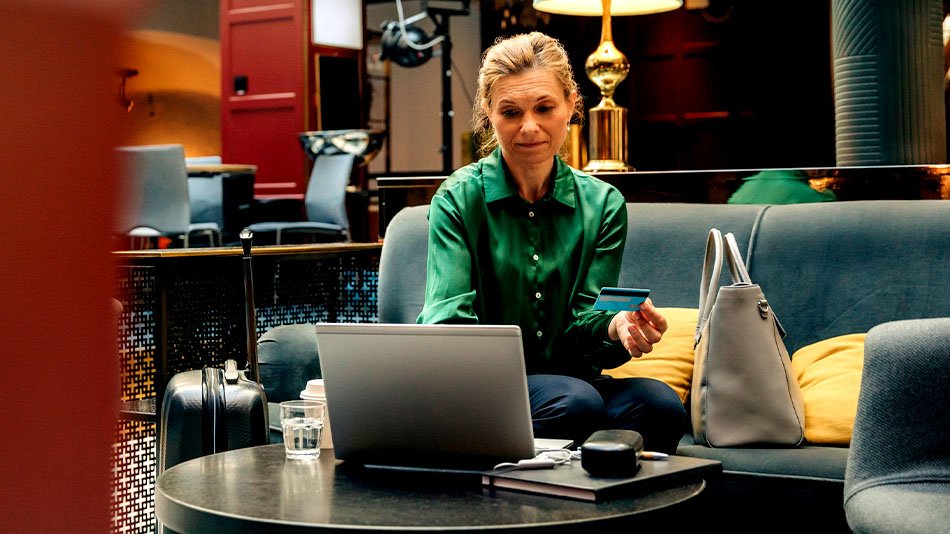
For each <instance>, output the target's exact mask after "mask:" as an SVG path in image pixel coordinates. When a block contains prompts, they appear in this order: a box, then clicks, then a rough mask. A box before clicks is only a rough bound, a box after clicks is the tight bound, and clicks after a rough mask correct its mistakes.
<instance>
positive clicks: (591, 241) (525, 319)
mask: <svg viewBox="0 0 950 534" xmlns="http://www.w3.org/2000/svg"><path fill="white" fill-rule="evenodd" d="M582 110H583V106H582V103H581V98H580V96H579V95H578V92H577V83H576V82H575V80H574V76H573V73H572V72H571V68H570V64H569V62H568V58H567V54H566V52H565V51H564V49H563V47H562V46H561V44H560V43H558V42H557V40H555V39H553V38H551V37H548V36H546V35H544V34H541V33H538V32H534V33H530V34H524V35H517V36H514V37H510V38H507V39H504V40H499V41H497V42H496V43H495V44H494V45H493V46H492V47H491V48H489V49H488V50H487V51H486V52H485V54H484V56H483V59H482V65H481V69H480V71H479V77H478V92H477V94H476V104H475V110H474V111H475V117H474V122H475V133H476V135H477V136H478V138H479V139H480V140H481V141H482V143H483V146H482V153H483V154H487V155H486V156H485V157H484V158H483V159H481V160H480V161H478V162H476V163H473V164H471V165H468V166H466V167H463V168H461V169H459V170H457V171H456V172H455V173H453V174H452V176H450V177H449V178H448V179H447V180H446V181H445V182H444V183H443V184H442V186H440V188H439V190H438V191H437V192H436V194H435V196H434V197H433V199H432V203H431V205H430V208H429V256H428V264H427V265H428V267H427V277H426V298H425V306H424V308H423V310H422V313H421V314H420V315H419V318H418V322H420V323H480V324H513V325H518V326H519V327H520V328H521V332H522V342H523V344H524V353H525V367H526V369H527V373H528V389H529V396H530V400H531V410H532V420H533V423H534V431H535V435H536V436H537V437H553V438H569V439H573V440H574V441H575V442H576V443H578V444H579V443H580V442H583V440H585V439H586V438H587V437H588V436H589V435H590V434H591V433H592V432H593V431H595V430H599V429H605V428H627V429H631V430H637V431H639V432H640V433H641V434H642V435H643V437H644V441H645V446H646V447H648V448H651V449H653V450H659V451H663V452H674V451H675V448H676V444H677V442H678V441H679V438H680V437H682V435H683V433H684V431H685V430H686V428H687V417H686V411H685V408H684V407H683V404H682V403H681V402H680V400H679V397H678V396H677V395H676V393H675V392H674V391H673V390H672V389H671V388H670V387H669V386H667V385H666V384H664V383H662V382H660V381H658V380H653V379H649V378H630V379H613V378H610V377H607V376H604V375H601V373H600V371H601V370H602V369H610V368H613V367H617V366H619V365H621V364H623V363H625V362H626V361H628V360H629V359H630V358H631V357H639V356H641V355H642V354H644V353H646V352H650V351H651V350H652V347H653V344H655V343H656V342H658V341H659V340H660V338H661V337H662V335H663V333H664V332H665V331H666V328H667V324H666V320H665V318H664V317H663V316H662V315H661V314H660V313H659V312H658V311H657V309H656V307H654V305H653V303H652V302H650V301H649V300H648V301H647V302H645V303H644V304H643V305H642V306H641V310H640V311H638V312H620V313H613V312H603V311H595V310H593V309H592V306H593V303H594V301H595V300H596V297H597V294H598V292H599V291H600V288H601V287H604V286H616V285H617V279H618V277H619V273H620V262H621V259H622V257H623V248H624V244H625V240H626V235H627V210H626V204H625V202H624V199H623V196H622V195H621V194H620V192H619V191H617V190H616V189H615V188H614V187H613V186H611V185H609V184H607V183H605V182H603V181H601V180H598V179H596V178H593V177H591V176H588V175H586V174H584V173H582V172H580V171H577V170H575V169H572V168H570V167H569V166H568V165H567V164H565V163H564V162H563V161H562V160H561V159H560V157H559V156H558V151H559V149H560V148H561V146H562V145H563V143H564V139H565V138H566V136H567V128H568V125H569V123H570V121H571V119H572V118H575V117H579V116H582Z"/></svg>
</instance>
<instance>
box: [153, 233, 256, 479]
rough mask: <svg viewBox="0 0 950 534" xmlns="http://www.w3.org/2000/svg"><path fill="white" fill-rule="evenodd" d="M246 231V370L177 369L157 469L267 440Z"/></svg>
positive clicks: (166, 402)
mask: <svg viewBox="0 0 950 534" xmlns="http://www.w3.org/2000/svg"><path fill="white" fill-rule="evenodd" d="M251 239H252V235H251V232H250V231H249V230H247V229H245V230H244V231H242V232H241V245H242V247H243V248H244V297H245V310H246V313H245V316H246V318H245V321H246V323H247V364H248V365H247V367H248V368H247V370H245V371H238V369H237V362H235V361H234V360H227V361H226V362H225V364H224V369H218V368H211V367H206V368H204V369H201V370H198V371H185V372H182V373H178V374H176V375H175V376H173V377H172V379H171V380H169V382H168V387H167V388H166V390H165V397H164V399H163V400H162V415H161V419H160V420H159V421H160V428H159V432H158V435H159V449H158V471H159V473H161V472H162V471H164V470H165V469H168V468H169V467H172V466H173V465H176V464H179V463H181V462H184V461H186V460H190V459H192V458H197V457H199V456H204V455H207V454H212V453H215V452H221V451H226V450H232V449H240V448H243V447H251V446H254V445H264V444H266V443H268V439H269V428H268V420H267V418H268V417H267V397H266V396H265V394H264V388H263V387H262V386H261V383H260V370H259V367H258V358H257V326H256V325H257V318H256V311H255V309H254V278H253V274H252V272H251Z"/></svg>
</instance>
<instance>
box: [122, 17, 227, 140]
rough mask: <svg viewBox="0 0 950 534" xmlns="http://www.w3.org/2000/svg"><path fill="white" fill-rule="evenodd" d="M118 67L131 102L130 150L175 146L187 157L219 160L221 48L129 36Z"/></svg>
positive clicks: (197, 41)
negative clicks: (130, 72)
mask: <svg viewBox="0 0 950 534" xmlns="http://www.w3.org/2000/svg"><path fill="white" fill-rule="evenodd" d="M121 53H122V63H121V64H122V66H123V67H124V68H133V69H136V70H138V75H136V76H134V77H131V78H129V79H128V80H127V81H126V95H127V97H128V98H130V99H131V100H132V101H133V106H132V109H131V110H130V111H129V112H128V113H127V114H126V117H125V120H126V121H127V122H128V124H129V126H130V128H131V135H130V138H129V141H128V142H129V144H134V145H147V144H164V143H179V144H182V145H184V147H185V155H186V156H210V155H219V154H221V109H220V107H221V82H220V80H221V47H220V42H219V41H218V40H217V39H212V38H206V37H196V36H193V35H186V34H184V33H177V32H172V31H162V30H146V29H140V30H134V31H130V32H128V34H127V35H126V38H125V40H124V42H123V46H122V52H121Z"/></svg>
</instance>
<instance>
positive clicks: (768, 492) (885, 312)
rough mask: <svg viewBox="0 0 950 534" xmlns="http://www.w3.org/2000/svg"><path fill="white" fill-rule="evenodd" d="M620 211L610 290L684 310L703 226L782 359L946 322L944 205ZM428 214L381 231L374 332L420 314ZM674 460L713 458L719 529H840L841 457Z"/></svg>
mask: <svg viewBox="0 0 950 534" xmlns="http://www.w3.org/2000/svg"><path fill="white" fill-rule="evenodd" d="M627 210H628V215H629V229H628V237H627V246H626V249H625V251H624V262H623V267H622V272H621V274H620V285H621V286H627V287H648V288H650V289H651V290H652V293H651V297H652V298H653V300H654V302H655V303H656V304H657V305H658V306H661V307H694V308H695V307H696V306H697V305H698V300H699V296H698V289H699V279H700V273H701V270H702V256H703V251H704V250H705V242H706V234H707V233H708V230H709V228H710V227H717V228H719V229H720V230H722V231H723V232H727V231H728V232H733V233H734V234H735V235H736V237H737V239H738V241H739V245H740V247H741V248H742V249H743V250H745V251H747V252H746V261H747V264H748V267H749V271H750V274H751V276H752V280H753V281H754V282H756V283H758V284H759V285H761V286H762V288H763V291H764V292H765V294H766V296H767V297H768V299H769V302H770V303H771V304H772V308H773V309H774V310H775V312H776V314H777V315H778V316H779V317H780V318H781V320H782V323H783V325H784V326H785V328H786V330H787V331H788V337H787V338H786V340H785V342H786V345H787V347H788V350H789V354H791V353H793V352H794V351H795V350H797V349H799V348H801V347H803V346H805V345H808V344H810V343H813V342H816V341H819V340H822V339H827V338H830V337H834V336H837V335H842V334H849V333H856V332H867V331H868V330H870V329H871V328H872V327H874V326H876V325H879V324H882V323H887V322H890V321H896V320H902V319H917V318H928V317H950V298H948V290H950V282H948V281H950V202H947V201H939V200H934V201H931V200H914V201H860V202H837V203H821V204H800V205H786V206H777V205H776V206H749V205H745V206H742V205H712V204H662V203H628V205H627ZM426 211H427V206H416V207H411V208H406V209H404V210H402V211H401V212H400V213H398V214H397V215H396V216H395V217H394V218H393V220H392V222H391V223H390V225H389V226H388V227H387V231H386V239H385V242H384V245H383V251H382V256H381V259H380V273H379V320H380V322H395V323H407V322H414V321H415V319H416V316H417V315H418V314H419V312H420V310H421V309H422V304H423V300H424V288H425V276H426V268H425V266H426V265H425V264H426V250H427V231H428V224H427V221H426ZM723 278H728V277H727V276H724V277H723ZM944 324H945V323H944ZM946 335H948V336H950V332H946ZM869 339H873V338H869ZM869 350H870V349H869ZM870 394H871V395H873V393H870ZM678 453H679V454H683V455H687V456H696V457H704V458H713V459H717V460H720V461H722V464H723V470H724V477H723V486H722V491H721V492H720V495H721V496H722V500H721V501H720V502H719V504H718V505H717V506H716V510H715V514H714V515H715V516H716V520H719V521H722V522H723V523H722V524H723V526H726V527H731V528H732V529H736V530H756V531H777V530H787V531H792V530H800V529H802V528H817V529H818V530H819V531H823V532H824V531H835V530H841V531H845V530H847V528H848V527H847V524H846V522H845V514H844V510H843V506H842V503H843V497H844V493H843V492H844V480H845V468H846V465H847V460H848V449H847V448H840V447H825V446H810V445H804V446H801V447H798V448H795V449H764V448H759V449H751V448H749V449H712V448H708V447H705V446H702V445H697V444H694V443H693V442H692V440H691V438H690V437H689V436H684V438H683V440H682V442H681V444H680V447H679V450H678Z"/></svg>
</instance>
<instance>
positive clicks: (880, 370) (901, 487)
mask: <svg viewBox="0 0 950 534" xmlns="http://www.w3.org/2000/svg"><path fill="white" fill-rule="evenodd" d="M844 508H845V513H846V515H847V518H848V525H849V526H850V527H851V528H852V529H853V530H854V531H855V532H859V533H860V532H874V533H891V532H893V533H906V532H950V318H942V319H917V320H909V321H896V322H891V323H885V324H883V325H880V326H877V327H874V328H872V329H871V331H870V332H868V336H867V339H866V341H865V356H864V372H863V375H862V378H861V393H860V395H859V397H858V411H857V416H856V418H855V421H854V434H853V436H852V440H851V450H850V452H849V456H848V467H847V472H846V475H845V485H844Z"/></svg>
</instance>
